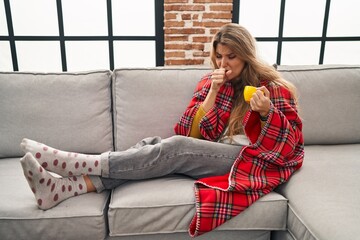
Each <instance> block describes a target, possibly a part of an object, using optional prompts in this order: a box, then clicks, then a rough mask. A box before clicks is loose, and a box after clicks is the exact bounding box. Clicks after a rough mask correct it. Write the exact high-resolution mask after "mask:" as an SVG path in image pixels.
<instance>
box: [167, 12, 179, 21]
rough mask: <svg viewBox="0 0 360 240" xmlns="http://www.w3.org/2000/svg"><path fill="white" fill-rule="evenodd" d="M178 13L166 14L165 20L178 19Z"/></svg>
mask: <svg viewBox="0 0 360 240" xmlns="http://www.w3.org/2000/svg"><path fill="white" fill-rule="evenodd" d="M176 16H177V14H176V13H165V15H164V18H165V20H173V19H176Z"/></svg>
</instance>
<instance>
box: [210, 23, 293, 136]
mask: <svg viewBox="0 0 360 240" xmlns="http://www.w3.org/2000/svg"><path fill="white" fill-rule="evenodd" d="M218 44H222V45H226V46H227V47H229V48H230V49H231V50H232V51H233V52H234V53H235V54H236V56H237V57H240V58H241V59H242V60H243V61H244V62H245V66H244V69H243V71H242V73H241V75H240V78H238V79H234V80H233V81H232V83H233V86H234V89H235V93H234V100H233V109H232V111H231V115H230V118H229V125H228V131H227V133H226V135H228V136H229V137H230V139H232V136H234V135H236V134H239V133H242V132H243V130H242V124H241V123H242V120H243V118H244V116H245V114H246V112H247V110H248V109H249V107H250V106H249V104H248V103H246V102H245V100H244V98H243V97H242V92H243V89H244V87H245V85H251V86H255V87H259V86H260V81H261V80H265V81H269V82H274V83H275V84H277V85H281V86H284V87H286V88H287V89H289V91H290V93H291V94H292V95H293V97H294V98H296V92H295V87H294V85H293V84H291V83H290V82H288V81H286V80H285V79H283V78H282V77H281V76H280V74H279V73H278V72H277V71H276V70H275V69H274V68H273V67H272V66H270V65H268V64H266V63H264V62H263V61H262V60H260V59H259V58H258V57H257V52H256V40H255V38H254V37H253V36H252V35H251V34H250V33H249V31H248V30H246V29H245V28H244V27H242V26H241V25H238V24H234V23H230V24H226V25H224V26H223V27H221V28H220V30H219V31H218V32H217V33H216V34H215V36H214V37H213V40H212V49H211V53H210V57H211V64H212V66H213V68H215V69H217V68H219V66H217V63H216V47H217V45H218Z"/></svg>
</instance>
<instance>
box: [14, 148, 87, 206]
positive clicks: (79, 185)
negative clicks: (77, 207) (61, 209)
mask: <svg viewBox="0 0 360 240" xmlns="http://www.w3.org/2000/svg"><path fill="white" fill-rule="evenodd" d="M20 162H21V165H22V168H23V171H24V175H25V178H26V180H27V181H28V183H29V186H30V188H31V190H32V192H33V193H34V195H35V198H36V202H37V205H38V207H39V208H41V209H43V210H47V209H49V208H52V207H54V206H56V205H57V204H59V203H60V202H62V201H64V200H65V199H68V198H70V197H74V196H78V195H80V194H84V193H86V192H87V188H86V183H85V180H84V176H72V177H68V178H56V177H54V176H52V175H51V174H50V173H48V172H47V171H46V170H45V169H44V168H43V167H42V166H41V165H40V164H39V162H38V161H37V160H36V159H35V158H34V157H33V155H32V154H31V153H26V154H25V156H24V157H23V158H22V159H21V160H20Z"/></svg>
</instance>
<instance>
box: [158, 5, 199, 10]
mask: <svg viewBox="0 0 360 240" xmlns="http://www.w3.org/2000/svg"><path fill="white" fill-rule="evenodd" d="M164 10H165V11H205V6H204V5H168V4H165V5H164Z"/></svg>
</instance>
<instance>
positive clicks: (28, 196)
mask: <svg viewBox="0 0 360 240" xmlns="http://www.w3.org/2000/svg"><path fill="white" fill-rule="evenodd" d="M278 70H279V71H280V72H281V74H283V76H284V77H285V78H286V79H288V80H290V81H291V82H293V83H294V84H295V85H296V86H297V87H298V90H299V95H300V96H299V104H300V111H301V114H302V117H303V123H304V136H305V144H306V146H305V161H304V165H303V167H302V168H301V169H300V170H299V171H298V172H297V173H295V174H294V176H293V177H292V178H291V179H290V181H289V182H288V183H286V184H284V185H282V186H280V187H279V188H278V189H276V191H274V192H272V193H270V194H268V195H266V196H264V197H263V198H261V199H260V200H259V201H257V202H256V203H255V204H253V205H252V206H250V207H249V208H248V209H247V210H246V211H244V212H243V213H242V214H240V215H238V216H237V217H235V218H233V219H232V220H230V221H228V222H226V223H225V224H224V225H222V226H220V227H219V228H218V229H216V230H214V231H212V232H210V233H207V234H205V235H202V236H200V237H198V239H210V240H211V239H225V240H226V239H237V240H239V239H246V240H248V239H256V240H265V239H360V237H359V236H358V234H357V232H358V231H357V228H358V226H359V225H360V201H359V197H360V190H359V188H358V187H357V184H356V182H358V181H359V180H360V175H359V174H357V172H358V169H360V125H359V123H358V122H359V121H360V111H359V104H360V66H325V65H322V66H279V67H278ZM207 72H209V69H205V68H159V67H158V68H147V69H117V70H115V71H113V72H111V71H106V70H104V71H93V72H81V73H30V72H2V73H0V239H4V240H5V239H134V240H135V239H150V240H151V239H190V237H189V235H188V233H187V229H188V225H189V223H190V220H191V218H192V217H193V214H194V211H195V209H194V193H193V182H194V181H193V180H192V179H190V178H188V177H185V176H180V175H173V176H168V177H164V178H159V179H151V180H145V181H129V182H125V183H123V184H122V185H120V186H119V187H117V188H116V189H113V190H112V191H105V192H102V193H101V194H96V193H88V194H84V195H81V196H79V197H76V198H71V199H68V200H66V201H64V202H62V203H61V204H59V205H58V206H57V207H55V208H52V209H50V210H47V211H42V210H39V209H38V208H37V206H36V204H35V199H34V197H33V194H32V192H31V190H30V188H29V187H28V185H27V182H26V180H25V178H24V176H23V173H22V169H21V166H20V163H19V158H20V157H21V156H22V155H23V153H22V152H21V151H20V147H19V143H20V141H21V139H22V138H24V137H26V138H31V139H35V140H37V141H40V142H44V143H46V144H48V145H50V146H53V147H56V148H60V149H63V150H67V151H72V152H83V153H90V154H91V153H101V152H105V151H109V150H123V149H126V148H128V147H131V146H132V145H134V144H135V143H136V142H137V141H139V140H141V139H142V138H144V137H148V136H155V135H157V136H161V137H163V138H165V137H169V136H171V135H173V134H174V133H173V125H174V124H175V123H176V122H177V121H178V119H179V117H180V115H181V114H182V112H183V111H184V110H185V107H186V105H187V104H188V102H189V100H190V98H191V95H192V91H193V89H194V87H195V85H196V83H197V81H199V80H200V78H201V76H202V75H203V74H205V73H207ZM143 119H146V121H143Z"/></svg>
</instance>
